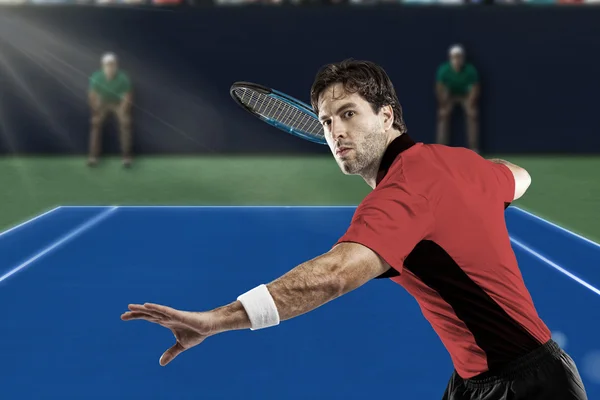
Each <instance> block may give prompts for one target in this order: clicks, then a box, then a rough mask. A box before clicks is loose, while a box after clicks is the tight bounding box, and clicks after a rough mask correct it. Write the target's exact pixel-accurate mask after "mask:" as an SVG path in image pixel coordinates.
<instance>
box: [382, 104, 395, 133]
mask: <svg viewBox="0 0 600 400" xmlns="http://www.w3.org/2000/svg"><path fill="white" fill-rule="evenodd" d="M379 114H380V115H381V118H382V123H383V128H384V129H385V130H386V131H389V130H390V129H392V126H393V125H394V109H393V108H392V106H390V105H387V106H383V107H381V110H380V111H379Z"/></svg>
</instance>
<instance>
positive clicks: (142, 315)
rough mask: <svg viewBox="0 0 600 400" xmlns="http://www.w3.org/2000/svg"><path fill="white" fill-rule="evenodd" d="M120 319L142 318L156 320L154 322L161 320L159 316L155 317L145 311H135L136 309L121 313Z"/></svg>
mask: <svg viewBox="0 0 600 400" xmlns="http://www.w3.org/2000/svg"><path fill="white" fill-rule="evenodd" d="M121 319H122V320H123V321H132V320H134V319H144V320H146V321H150V322H156V323H160V321H161V320H160V319H159V318H157V317H156V316H154V315H152V314H147V313H143V312H137V311H127V312H125V313H123V314H122V315H121Z"/></svg>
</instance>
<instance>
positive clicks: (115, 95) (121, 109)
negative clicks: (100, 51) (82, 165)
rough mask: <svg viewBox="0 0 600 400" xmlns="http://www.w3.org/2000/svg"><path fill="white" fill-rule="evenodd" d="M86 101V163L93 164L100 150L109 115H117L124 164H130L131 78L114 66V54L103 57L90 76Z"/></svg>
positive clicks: (115, 58)
mask: <svg viewBox="0 0 600 400" xmlns="http://www.w3.org/2000/svg"><path fill="white" fill-rule="evenodd" d="M88 96H89V104H90V108H91V114H92V118H91V131H90V148H89V158H88V165H90V166H95V165H96V164H97V163H98V157H99V156H100V152H101V149H102V140H101V138H102V126H103V124H104V121H105V120H106V118H107V117H108V115H110V114H112V115H114V116H116V118H117V121H118V123H119V133H120V141H121V152H122V154H123V166H125V167H129V166H131V162H132V155H131V146H132V138H131V100H132V95H131V81H130V80H129V77H128V76H127V74H126V73H125V72H123V71H121V70H120V69H119V68H118V65H117V57H116V56H115V55H114V54H113V53H106V54H104V55H103V56H102V61H101V68H100V69H99V70H97V71H96V72H94V73H93V74H92V76H91V77H90V84H89V92H88Z"/></svg>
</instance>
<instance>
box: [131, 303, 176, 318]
mask: <svg viewBox="0 0 600 400" xmlns="http://www.w3.org/2000/svg"><path fill="white" fill-rule="evenodd" d="M147 304H148V303H146V304H144V305H141V304H130V305H129V306H128V308H129V310H131V311H133V312H142V313H145V314H150V315H153V316H155V317H156V318H164V319H172V316H171V315H169V314H165V313H164V312H162V311H160V310H158V309H156V308H149V307H147ZM167 308H168V307H167Z"/></svg>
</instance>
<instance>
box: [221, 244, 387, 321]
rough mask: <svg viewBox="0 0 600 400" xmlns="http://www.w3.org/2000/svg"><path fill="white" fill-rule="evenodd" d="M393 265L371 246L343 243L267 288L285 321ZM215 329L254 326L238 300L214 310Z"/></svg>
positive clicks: (366, 280)
mask: <svg viewBox="0 0 600 400" xmlns="http://www.w3.org/2000/svg"><path fill="white" fill-rule="evenodd" d="M389 268H390V266H389V265H388V264H387V263H386V262H385V261H383V260H382V259H381V258H380V257H379V256H378V255H377V254H376V253H375V252H373V251H372V250H370V249H369V248H367V247H365V246H363V245H360V244H356V243H340V244H338V245H337V246H335V247H334V248H333V249H332V250H331V251H329V252H327V253H325V254H323V255H321V256H319V257H317V258H314V259H312V260H310V261H307V262H305V263H303V264H301V265H299V266H297V267H296V268H294V269H292V270H291V271H290V272H288V273H286V274H285V275H283V276H281V277H280V278H278V279H277V280H275V281H273V282H271V283H269V284H268V285H267V288H268V290H269V293H270V294H271V296H272V297H273V300H274V301H275V305H276V306H277V311H278V312H279V318H280V319H281V320H282V321H284V320H287V319H291V318H294V317H297V316H299V315H302V314H305V313H307V312H309V311H312V310H314V309H316V308H318V307H320V306H322V305H323V304H326V303H328V302H330V301H331V300H334V299H336V298H338V297H340V296H342V295H344V294H346V293H348V292H350V291H352V290H354V289H357V288H358V287H360V286H362V285H364V284H365V283H367V282H368V281H370V280H371V279H374V278H375V277H377V276H379V275H381V274H383V273H384V272H386V271H387V270H388V269H389ZM211 313H212V314H213V317H214V320H213V321H214V329H215V331H216V332H225V331H229V330H235V329H248V328H250V327H251V324H250V320H249V318H248V315H247V313H246V311H245V309H244V307H243V306H242V304H241V303H240V301H235V302H233V303H231V304H229V305H227V306H224V307H220V308H217V309H215V310H213V311H211Z"/></svg>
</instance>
